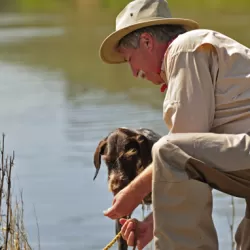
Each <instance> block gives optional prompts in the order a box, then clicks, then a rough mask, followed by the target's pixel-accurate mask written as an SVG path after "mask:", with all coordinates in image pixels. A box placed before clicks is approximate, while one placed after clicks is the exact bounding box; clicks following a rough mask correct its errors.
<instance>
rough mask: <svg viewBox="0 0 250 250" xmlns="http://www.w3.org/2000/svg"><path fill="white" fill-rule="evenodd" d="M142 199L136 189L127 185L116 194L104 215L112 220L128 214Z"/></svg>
mask: <svg viewBox="0 0 250 250" xmlns="http://www.w3.org/2000/svg"><path fill="white" fill-rule="evenodd" d="M142 199H143V197H140V196H139V195H138V194H137V193H136V190H134V189H133V188H131V187H130V186H127V187H125V188H123V189H122V190H121V191H120V192H119V193H117V194H116V196H115V197H114V200H113V205H112V207H111V208H109V209H108V210H107V211H104V215H105V216H108V217H109V218H110V219H113V220H114V219H119V218H121V217H124V216H127V215H130V214H131V213H132V212H133V211H134V209H135V208H136V207H137V206H138V205H139V204H140V203H141V201H142Z"/></svg>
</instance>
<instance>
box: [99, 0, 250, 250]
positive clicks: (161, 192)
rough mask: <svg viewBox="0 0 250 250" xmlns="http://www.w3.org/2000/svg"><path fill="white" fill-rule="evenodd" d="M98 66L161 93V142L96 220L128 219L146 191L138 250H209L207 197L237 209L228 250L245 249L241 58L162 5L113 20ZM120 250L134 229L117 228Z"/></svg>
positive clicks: (247, 150) (247, 126) (247, 86)
mask: <svg viewBox="0 0 250 250" xmlns="http://www.w3.org/2000/svg"><path fill="white" fill-rule="evenodd" d="M100 56H101V58H102V60H103V61H104V62H106V63H110V64H114V63H124V62H127V63H128V64H129V65H130V67H131V70H132V72H133V75H134V76H136V77H137V76H142V77H145V78H146V79H148V80H149V81H151V82H153V83H154V84H156V85H159V86H161V87H162V91H164V90H165V88H167V91H166V95H165V100H164V104H163V117H164V121H165V123H166V125H167V127H168V129H169V133H168V135H166V136H164V137H163V138H162V139H160V140H159V141H158V142H157V143H156V144H155V145H154V147H153V150H152V155H153V163H152V165H151V166H149V167H148V168H147V169H146V170H145V171H144V172H143V173H142V174H141V175H140V176H138V177H137V178H136V179H135V180H134V181H133V182H132V183H131V184H130V185H128V186H127V187H126V188H124V189H123V190H122V191H121V192H119V193H118V194H117V195H116V196H115V198H114V201H113V205H112V207H111V208H110V209H108V210H107V211H106V212H104V214H105V215H106V216H108V217H110V218H111V219H117V218H120V217H121V216H124V215H127V214H130V213H131V212H132V211H133V210H134V209H135V208H136V207H137V206H138V204H139V203H140V201H141V200H142V198H143V197H144V196H145V195H147V194H148V193H149V192H151V191H152V194H153V214H151V215H150V216H149V217H148V218H146V220H145V221H143V222H140V223H139V234H138V241H137V246H138V248H139V249H143V248H144V246H145V245H147V244H148V243H149V241H151V240H152V239H153V237H154V240H155V241H154V242H155V249H157V250H165V249H167V250H191V249H192V250H194V249H203V250H205V249H206V250H216V249H218V240H217V235H216V230H215V228H214V224H213V220H212V194H211V189H213V188H215V189H217V190H220V191H222V192H225V193H227V194H230V195H233V196H236V197H241V198H244V199H245V200H246V213H245V217H244V218H243V220H242V222H241V223H240V225H239V227H238V230H237V233H236V242H237V249H239V250H240V249H241V250H247V249H250V236H249V235H250V136H249V134H250V133H249V132H250V50H249V48H247V47H245V46H243V45H242V44H240V43H239V42H237V41H235V40H233V39H231V38H230V37H227V36H226V35H223V34H221V33H219V32H216V31H212V30H204V29H199V27H198V24H197V23H196V22H194V21H192V20H188V19H182V18H173V17H171V14H170V11H169V8H168V4H167V2H166V1H164V0H135V1H132V2H130V3H129V4H128V5H127V6H126V7H125V8H124V9H123V10H122V11H121V12H120V13H119V15H118V16H117V19H116V31H115V32H113V33H112V34H111V35H109V36H108V37H107V38H106V39H105V40H104V42H103V43H102V45H101V48H100ZM121 223H122V224H123V228H122V234H123V237H124V239H126V240H127V242H128V244H129V245H132V244H133V240H134V231H133V229H134V225H133V223H132V222H131V221H129V220H128V221H126V220H124V219H122V220H121Z"/></svg>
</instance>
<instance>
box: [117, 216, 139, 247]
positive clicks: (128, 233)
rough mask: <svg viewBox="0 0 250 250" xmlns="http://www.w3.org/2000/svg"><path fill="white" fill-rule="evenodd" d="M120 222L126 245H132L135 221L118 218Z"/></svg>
mask: <svg viewBox="0 0 250 250" xmlns="http://www.w3.org/2000/svg"><path fill="white" fill-rule="evenodd" d="M119 221H120V223H121V224H122V225H123V226H122V228H121V233H122V237H123V239H125V240H126V241H127V244H128V246H134V240H135V232H134V230H135V227H136V225H135V223H133V221H132V220H131V219H128V220H127V219H123V218H122V219H120V220H119Z"/></svg>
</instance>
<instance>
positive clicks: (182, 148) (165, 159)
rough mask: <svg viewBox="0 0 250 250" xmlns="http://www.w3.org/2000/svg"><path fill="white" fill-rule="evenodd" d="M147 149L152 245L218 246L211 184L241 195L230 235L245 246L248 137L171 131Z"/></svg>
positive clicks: (245, 249)
mask: <svg viewBox="0 0 250 250" xmlns="http://www.w3.org/2000/svg"><path fill="white" fill-rule="evenodd" d="M152 154H153V166H154V171H153V191H152V194H153V212H154V236H155V237H154V240H155V250H194V249H201V250H217V249H218V239H217V234H216V230H215V227H214V223H213V220H212V192H211V191H212V189H217V190H219V191H222V192H224V193H227V194H229V195H233V196H236V197H241V198H245V199H246V204H247V206H246V214H245V217H244V218H243V220H242V222H241V223H240V225H239V227H238V230H237V232H236V237H235V239H236V244H237V250H249V249H250V136H248V135H247V134H239V135H228V134H212V133H202V134H199V133H198V134H197V133H195V134H194V133H190V134H172V135H167V136H164V137H162V138H161V139H160V140H159V141H158V142H157V143H156V144H155V145H154V147H153V150H152ZM223 250H224V249H223Z"/></svg>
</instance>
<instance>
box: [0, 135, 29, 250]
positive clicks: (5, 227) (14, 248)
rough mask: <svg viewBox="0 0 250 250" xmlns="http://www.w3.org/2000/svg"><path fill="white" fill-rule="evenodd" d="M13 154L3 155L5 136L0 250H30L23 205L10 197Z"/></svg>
mask: <svg viewBox="0 0 250 250" xmlns="http://www.w3.org/2000/svg"><path fill="white" fill-rule="evenodd" d="M14 158H15V154H14V152H13V154H12V155H11V156H8V155H5V135H4V134H3V135H2V142H1V169H0V249H2V250H32V248H31V246H30V245H29V242H28V237H27V234H26V230H25V225H24V203H23V197H22V193H20V197H19V199H18V198H16V199H13V197H12V193H13V192H12V170H13V167H14Z"/></svg>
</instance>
